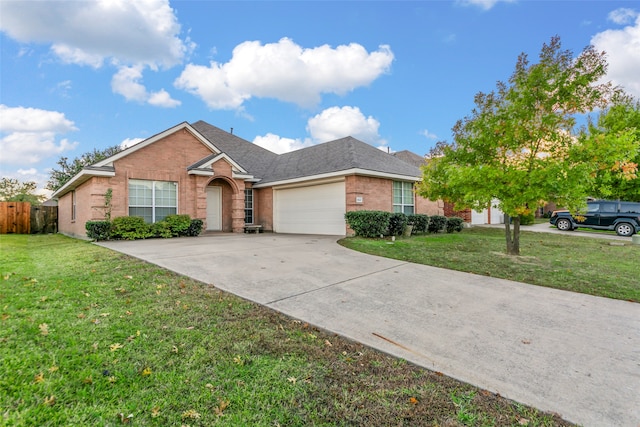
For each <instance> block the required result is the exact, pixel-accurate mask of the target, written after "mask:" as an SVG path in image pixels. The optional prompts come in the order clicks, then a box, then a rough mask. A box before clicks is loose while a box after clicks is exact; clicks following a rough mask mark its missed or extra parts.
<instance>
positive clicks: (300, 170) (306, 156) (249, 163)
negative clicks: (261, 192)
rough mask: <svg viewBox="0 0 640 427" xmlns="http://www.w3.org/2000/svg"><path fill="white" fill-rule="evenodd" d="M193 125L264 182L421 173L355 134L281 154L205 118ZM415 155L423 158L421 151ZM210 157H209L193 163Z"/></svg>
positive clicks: (414, 166)
mask: <svg viewBox="0 0 640 427" xmlns="http://www.w3.org/2000/svg"><path fill="white" fill-rule="evenodd" d="M191 126H192V127H193V128H194V129H195V130H197V131H198V132H199V133H200V134H201V135H202V136H204V137H205V138H206V139H208V140H209V142H211V143H212V144H213V145H215V146H216V147H217V148H218V149H219V150H220V151H222V152H223V153H225V154H227V155H228V156H229V157H231V158H232V159H233V160H234V161H235V162H237V163H238V164H239V165H240V166H242V167H243V168H244V169H245V170H246V171H247V172H248V173H250V174H252V175H253V176H254V177H256V178H258V179H260V182H259V183H260V184H265V183H271V182H277V181H283V180H291V179H296V178H304V177H308V176H317V175H322V174H327V173H332V172H340V171H348V170H351V169H361V170H367V171H371V172H379V173H386V174H393V175H404V176H410V177H419V176H420V175H421V173H420V169H419V168H418V167H417V166H416V165H415V164H411V163H410V162H408V161H406V160H405V159H403V158H399V157H396V156H394V155H390V154H388V153H385V152H384V151H382V150H379V149H377V148H375V147H373V146H371V145H369V144H367V143H365V142H362V141H360V140H358V139H356V138H353V137H351V136H348V137H346V138H341V139H337V140H334V141H330V142H325V143H323V144H317V145H313V146H311V147H307V148H302V149H300V150H296V151H291V152H289V153H285V154H280V155H278V154H276V153H273V152H271V151H269V150H266V149H264V148H262V147H260V146H258V145H255V144H253V143H251V142H249V141H246V140H244V139H242V138H240V137H238V136H236V135H233V134H231V133H229V132H226V131H224V130H222V129H220V128H217V127H215V126H212V125H210V124H208V123H206V122H204V121H202V120H201V121H198V122H195V123H193V124H191ZM411 154H413V153H411ZM212 156H215V155H212ZM413 156H415V157H417V158H420V159H422V158H421V157H420V156H418V155H417V154H413ZM208 160H209V158H208V157H207V158H205V159H202V160H201V161H199V162H198V163H196V164H194V165H192V166H196V165H198V164H202V163H205V162H206V161H208ZM414 160H415V158H414Z"/></svg>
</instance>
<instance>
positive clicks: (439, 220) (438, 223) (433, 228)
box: [427, 215, 447, 233]
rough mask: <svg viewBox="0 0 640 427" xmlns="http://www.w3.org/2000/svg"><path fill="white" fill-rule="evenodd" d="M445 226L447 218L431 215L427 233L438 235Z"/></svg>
mask: <svg viewBox="0 0 640 427" xmlns="http://www.w3.org/2000/svg"><path fill="white" fill-rule="evenodd" d="M446 226H447V217H446V216H442V215H432V216H430V217H429V226H428V227H427V230H428V231H429V233H438V232H440V231H442V230H444V228H445V227H446Z"/></svg>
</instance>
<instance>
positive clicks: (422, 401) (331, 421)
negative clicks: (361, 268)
mask: <svg viewBox="0 0 640 427" xmlns="http://www.w3.org/2000/svg"><path fill="white" fill-rule="evenodd" d="M0 273H1V277H0V425H7V426H9V425H10V426H62V425H64V426H85V425H122V424H129V425H135V426H147V425H149V426H181V425H190V426H239V425H251V426H308V425H315V426H341V425H342V426H360V425H375V426H402V425H406V426H409V425H410V426H438V425H440V426H444V425H447V426H455V425H461V424H459V423H458V421H456V420H457V419H460V420H465V421H464V422H465V423H468V422H469V420H474V419H477V420H482V425H490V426H512V425H520V423H522V422H523V420H527V423H528V424H527V425H529V426H553V425H570V424H569V423H566V422H563V421H562V420H560V419H559V418H558V417H557V416H553V415H550V414H545V413H541V412H539V411H537V410H535V409H532V408H528V407H525V406H523V405H520V404H517V403H515V402H512V401H509V400H506V399H504V398H501V397H500V396H497V395H495V394H492V393H489V392H486V391H483V390H479V389H477V388H475V387H472V386H470V385H468V384H464V383H460V382H458V381H455V380H453V379H451V378H448V377H446V376H444V375H442V374H440V373H437V372H431V371H428V370H426V369H422V368H419V367H417V366H415V365H412V364H410V363H407V362H405V361H403V360H399V359H396V358H393V357H390V356H387V355H385V354H382V353H380V352H377V351H374V350H372V349H370V348H367V347H365V346H363V345H361V344H358V343H354V342H351V341H348V340H345V339H342V338H340V337H338V336H335V335H331V334H328V333H326V332H324V331H322V330H318V329H316V328H314V327H313V326H310V325H307V324H303V323H301V322H299V321H296V320H294V319H291V318H288V317H286V316H283V315H281V314H278V313H276V312H274V311H271V310H269V309H267V308H265V307H261V306H259V305H256V304H253V303H250V302H247V301H244V300H242V299H240V298H237V297H235V296H232V295H229V294H226V293H224V292H221V291H219V290H217V289H215V288H214V287H211V286H207V285H205V284H203V283H200V282H197V281H193V280H190V279H188V278H185V277H182V276H179V275H176V274H174V273H171V272H168V271H167V270H164V269H162V268H159V267H156V266H154V265H151V264H148V263H145V262H142V261H140V260H136V259H133V258H130V257H128V256H125V255H122V254H118V253H116V252H113V251H110V250H108V249H104V248H101V247H99V246H96V245H93V244H91V243H88V242H84V241H78V240H74V239H70V238H66V237H63V236H16V235H8V236H7V235H3V236H0ZM461 398H463V400H462V401H461V400H460V399H461ZM461 404H463V405H464V407H462V406H460V405H461ZM456 423H458V424H456Z"/></svg>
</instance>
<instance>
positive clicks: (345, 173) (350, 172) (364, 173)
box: [253, 168, 422, 188]
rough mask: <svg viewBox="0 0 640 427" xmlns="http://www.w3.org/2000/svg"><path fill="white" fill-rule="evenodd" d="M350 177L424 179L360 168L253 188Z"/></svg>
mask: <svg viewBox="0 0 640 427" xmlns="http://www.w3.org/2000/svg"><path fill="white" fill-rule="evenodd" d="M348 175H362V176H372V177H377V178H387V179H394V180H398V181H412V182H419V181H421V180H422V178H421V177H419V176H413V175H403V174H397V173H389V172H380V171H374V170H368V169H360V168H352V169H346V170H341V171H335V172H327V173H322V174H317V175H308V176H301V177H296V178H290V179H282V180H278V181H271V182H264V183H259V184H255V185H254V186H253V188H264V187H276V186H281V185H290V184H297V183H302V182H306V181H317V180H320V179H327V178H336V177H340V176H348Z"/></svg>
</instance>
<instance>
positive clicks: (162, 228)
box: [149, 220, 175, 239]
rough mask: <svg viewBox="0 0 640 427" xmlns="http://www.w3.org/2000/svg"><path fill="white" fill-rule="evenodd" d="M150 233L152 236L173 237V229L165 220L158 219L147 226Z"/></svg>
mask: <svg viewBox="0 0 640 427" xmlns="http://www.w3.org/2000/svg"><path fill="white" fill-rule="evenodd" d="M149 229H150V234H151V235H152V236H153V237H163V238H165V239H168V238H169V237H174V236H175V235H174V234H173V231H172V230H171V225H170V224H169V223H168V222H167V221H164V220H163V221H158V222H155V223H153V224H151V226H150V227H149Z"/></svg>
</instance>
